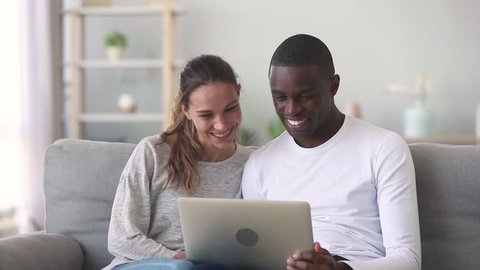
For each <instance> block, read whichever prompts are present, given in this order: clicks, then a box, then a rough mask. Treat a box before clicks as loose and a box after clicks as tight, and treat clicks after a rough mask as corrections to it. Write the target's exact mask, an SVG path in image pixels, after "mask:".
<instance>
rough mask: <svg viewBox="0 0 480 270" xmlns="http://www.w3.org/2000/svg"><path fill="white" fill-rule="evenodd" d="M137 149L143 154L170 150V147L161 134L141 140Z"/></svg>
mask: <svg viewBox="0 0 480 270" xmlns="http://www.w3.org/2000/svg"><path fill="white" fill-rule="evenodd" d="M137 149H138V150H141V151H142V152H150V151H153V152H156V151H158V150H167V149H170V146H169V145H168V143H166V142H165V141H164V140H163V139H162V137H161V135H160V134H156V135H152V136H148V137H145V138H143V139H142V140H140V142H139V143H138V144H137Z"/></svg>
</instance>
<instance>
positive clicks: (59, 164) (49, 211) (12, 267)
mask: <svg viewBox="0 0 480 270" xmlns="http://www.w3.org/2000/svg"><path fill="white" fill-rule="evenodd" d="M133 149H134V145H133V144H125V143H107V142H94V141H85V140H69V139H62V140H59V141H57V142H55V143H54V144H52V145H51V146H49V147H48V148H47V150H46V152H45V175H44V179H45V195H46V215H47V217H46V232H39V233H32V234H27V235H20V236H14V237H9V238H4V239H2V240H0V269H1V270H16V269H22V270H29V269H55V270H63V269H65V270H66V269H68V270H80V269H84V270H90V269H92V270H93V269H100V268H102V267H103V266H105V265H106V264H108V263H109V262H110V260H111V259H112V256H111V255H110V254H109V253H108V251H107V231H108V224H109V217H110V210H111V205H112V202H113V198H114V195H115V190H116V186H117V183H118V179H119V176H120V173H121V171H122V169H123V166H124V165H125V163H126V161H127V159H128V157H129V156H130V153H131V152H132V150H133ZM410 150H411V152H412V155H413V159H414V163H415V169H416V175H417V192H418V204H419V213H420V228H421V236H422V255H423V256H422V257H423V266H422V269H424V270H447V269H452V270H457V269H479V267H480V259H479V255H478V254H479V250H480V200H479V197H480V146H452V145H441V144H425V143H424V144H411V145H410ZM405 270H408V269H405Z"/></svg>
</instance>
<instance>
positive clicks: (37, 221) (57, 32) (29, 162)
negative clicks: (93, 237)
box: [20, 0, 63, 230]
mask: <svg viewBox="0 0 480 270" xmlns="http://www.w3.org/2000/svg"><path fill="white" fill-rule="evenodd" d="M20 1H21V18H20V19H21V21H20V25H21V39H20V40H21V46H20V47H21V55H22V62H21V67H22V68H21V78H22V94H23V95H22V105H21V131H20V133H21V138H22V140H21V142H22V148H23V153H24V157H25V158H24V160H23V162H24V164H22V165H23V166H22V167H23V168H25V172H26V175H25V185H24V186H25V189H24V196H25V213H26V217H27V220H28V224H29V227H30V228H29V229H30V230H41V229H43V228H44V222H45V197H44V192H43V190H44V189H43V153H44V150H45V148H46V147H47V146H48V145H49V144H50V143H52V142H53V141H55V140H56V139H58V138H61V137H62V131H63V127H62V118H63V117H62V104H63V102H62V99H63V97H62V96H63V94H62V93H63V90H62V79H61V77H62V76H61V67H62V57H61V55H62V53H61V48H62V46H61V44H62V39H61V36H62V35H61V34H62V31H61V25H62V24H61V22H62V19H61V6H62V3H61V0H35V1H31V0H20Z"/></svg>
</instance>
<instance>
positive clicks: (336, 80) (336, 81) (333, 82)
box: [330, 74, 340, 96]
mask: <svg viewBox="0 0 480 270" xmlns="http://www.w3.org/2000/svg"><path fill="white" fill-rule="evenodd" d="M339 86H340V75H338V74H335V75H333V77H332V78H331V79H330V91H331V92H332V96H335V95H336V94H337V91H338V87H339Z"/></svg>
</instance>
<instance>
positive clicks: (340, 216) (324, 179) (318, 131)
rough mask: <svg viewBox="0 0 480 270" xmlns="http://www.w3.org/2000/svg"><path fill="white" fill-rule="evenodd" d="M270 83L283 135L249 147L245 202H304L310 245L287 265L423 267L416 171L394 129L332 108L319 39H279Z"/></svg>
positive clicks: (329, 64) (330, 79)
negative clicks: (309, 224)
mask: <svg viewBox="0 0 480 270" xmlns="http://www.w3.org/2000/svg"><path fill="white" fill-rule="evenodd" d="M269 79H270V88H271V93H272V98H273V104H274V106H275V110H276V112H277V114H278V116H279V117H280V119H281V120H282V122H283V124H284V126H285V128H286V131H287V132H284V133H283V134H281V135H280V136H279V137H277V138H276V139H274V140H272V141H271V142H269V143H267V144H266V145H265V146H263V147H262V148H260V149H258V150H257V151H255V152H254V153H253V154H252V155H251V156H250V158H249V160H248V161H247V164H246V166H245V169H244V172H243V179H242V190H243V196H244V198H245V199H267V200H300V201H308V202H309V203H310V207H311V211H312V213H311V214H312V226H313V234H314V240H315V241H316V243H315V244H314V247H313V248H312V250H305V251H301V252H296V253H294V254H292V256H290V257H289V258H286V259H287V269H337V270H338V269H354V270H363V269H368V270H374V269H385V270H387V269H388V270H397V269H398V270H415V269H420V265H421V257H420V232H419V223H418V210H417V198H416V188H415V172H414V168H413V162H412V158H411V155H410V152H409V149H408V146H407V145H406V143H405V142H404V141H403V140H402V138H401V137H400V136H398V135H397V134H395V133H394V132H391V131H387V130H384V129H381V128H379V127H375V126H373V125H370V124H368V123H366V122H364V121H362V120H360V119H357V118H353V117H349V116H345V115H344V114H343V113H341V112H340V111H339V110H338V108H337V107H336V106H335V103H334V97H335V94H336V93H337V90H338V87H339V84H340V77H339V75H337V74H335V69H334V65H333V60H332V56H331V54H330V51H329V50H328V48H327V47H326V45H325V44H324V43H323V42H322V41H320V40H319V39H317V38H315V37H313V36H309V35H304V34H301V35H295V36H292V37H290V38H288V39H286V40H285V41H284V42H283V43H282V44H280V46H279V47H278V48H277V50H276V51H275V53H274V54H273V56H272V59H271V62H270V68H269Z"/></svg>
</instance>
